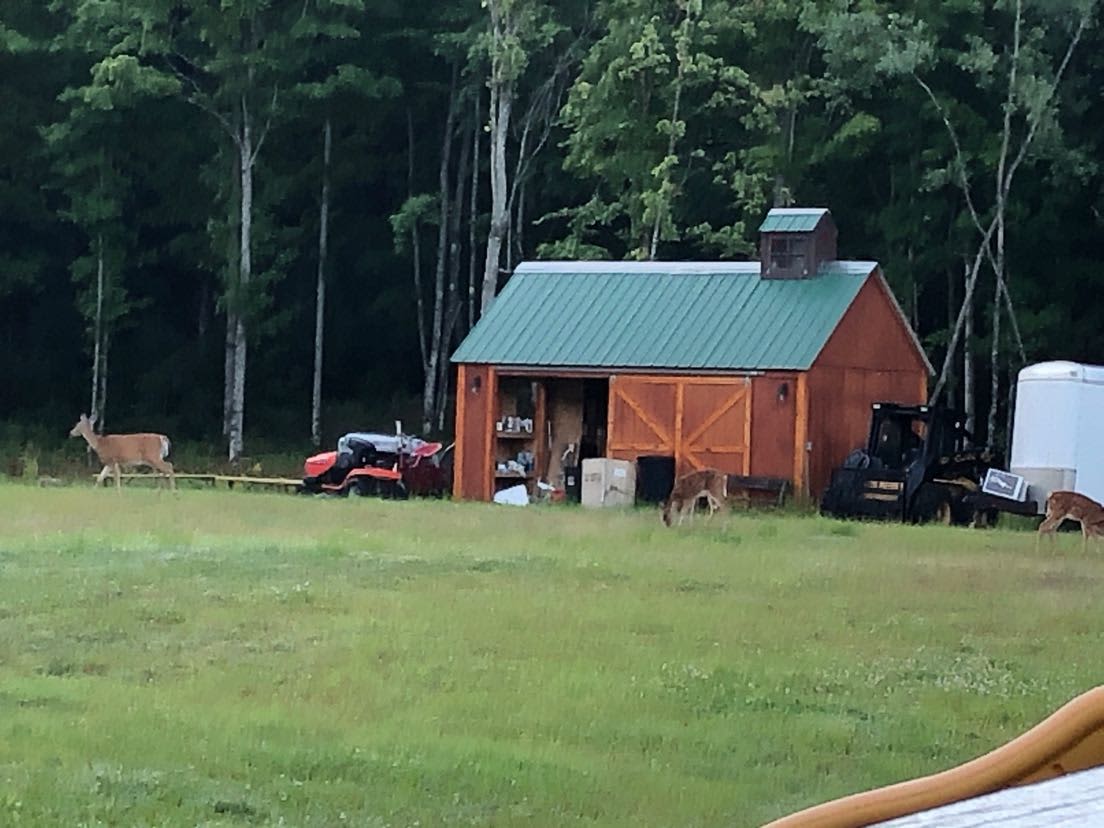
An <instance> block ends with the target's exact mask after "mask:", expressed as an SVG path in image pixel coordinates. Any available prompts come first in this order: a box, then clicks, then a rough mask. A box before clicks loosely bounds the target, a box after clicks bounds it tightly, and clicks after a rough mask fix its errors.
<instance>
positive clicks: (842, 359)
mask: <svg viewBox="0 0 1104 828" xmlns="http://www.w3.org/2000/svg"><path fill="white" fill-rule="evenodd" d="M926 388H927V367H926V366H925V364H924V361H923V359H922V358H921V356H920V354H919V353H917V350H916V347H915V346H914V344H913V341H912V338H911V336H910V335H909V332H908V330H907V328H906V327H905V324H904V322H903V320H902V319H901V317H900V315H899V314H898V313H897V309H896V308H894V307H893V304H892V300H891V299H890V297H889V296H888V295H887V293H886V288H885V287H884V285H883V283H882V282H881V280H879V279H870V280H868V281H867V283H866V285H864V286H863V288H862V290H860V291H859V294H858V296H856V297H855V301H854V302H853V303H852V304H851V307H850V308H849V309H848V310H847V313H845V314H844V316H843V319H842V320H841V321H840V324H839V327H838V328H836V331H835V333H833V334H832V336H831V337H830V338H829V340H828V342H827V344H826V345H825V346H824V350H823V351H821V353H820V355H819V356H818V357H817V360H816V362H815V363H814V364H813V367H812V369H811V370H810V371H809V373H808V399H809V421H808V439H809V440H810V441H811V442H812V444H813V448H812V451H811V453H810V456H809V490H810V492H811V494H813V495H814V496H816V497H819V496H820V494H821V493H822V492H823V491H824V489H825V487H826V486H827V485H828V480H829V478H830V476H831V473H832V469H833V468H835V467H837V466H839V464H840V463H841V462H843V459H844V458H845V457H846V456H847V454H848V453H849V452H850V451H852V450H853V449H855V448H858V447H860V446H864V445H865V444H866V438H867V434H868V433H869V430H870V406H871V404H872V403H875V402H878V401H879V400H884V401H888V402H899V403H904V404H908V405H915V404H919V403H923V402H925V401H926Z"/></svg>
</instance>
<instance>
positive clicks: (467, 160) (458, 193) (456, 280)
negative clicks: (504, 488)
mask: <svg viewBox="0 0 1104 828" xmlns="http://www.w3.org/2000/svg"><path fill="white" fill-rule="evenodd" d="M472 144H473V140H472V133H471V132H470V131H469V130H466V129H465V130H464V139H463V143H462V144H461V146H460V161H459V163H458V164H457V165H456V182H455V184H454V185H453V196H454V199H453V205H452V211H451V212H450V213H449V234H448V235H449V262H448V291H447V293H446V294H445V322H444V330H443V331H442V334H441V350H442V353H441V359H439V360H438V362H437V368H438V372H437V400H436V403H435V409H436V417H437V431H438V432H441V431H444V429H445V414H446V410H447V408H448V392H449V379H450V376H451V374H450V371H449V360H448V358H449V356H450V355H451V354H452V346H453V342H454V334H455V332H456V323H457V322H458V321H459V319H460V314H461V310H462V309H461V298H460V252H461V247H462V245H461V243H460V225H461V222H462V220H463V217H464V196H465V189H464V188H465V184H466V182H467V179H468V169H469V167H470V166H471V156H472Z"/></svg>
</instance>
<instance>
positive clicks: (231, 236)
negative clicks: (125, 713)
mask: <svg viewBox="0 0 1104 828" xmlns="http://www.w3.org/2000/svg"><path fill="white" fill-rule="evenodd" d="M234 140H235V146H237V143H236V142H237V136H236V135H235V136H234ZM231 167H232V168H233V184H232V185H231V198H230V204H229V209H228V210H227V214H228V224H229V228H228V232H227V234H226V246H227V250H226V262H227V266H226V279H227V285H226V295H227V302H226V339H225V341H224V343H223V366H222V367H223V373H222V436H223V437H226V438H227V439H229V438H230V425H231V423H232V422H233V411H234V341H235V340H234V335H235V333H236V331H237V329H238V314H239V312H240V311H239V304H240V302H241V296H240V293H241V291H240V289H239V285H238V280H239V279H240V269H241V262H240V261H239V260H238V250H239V248H240V246H241V179H242V171H241V155H240V153H234V156H233V162H232V163H231Z"/></svg>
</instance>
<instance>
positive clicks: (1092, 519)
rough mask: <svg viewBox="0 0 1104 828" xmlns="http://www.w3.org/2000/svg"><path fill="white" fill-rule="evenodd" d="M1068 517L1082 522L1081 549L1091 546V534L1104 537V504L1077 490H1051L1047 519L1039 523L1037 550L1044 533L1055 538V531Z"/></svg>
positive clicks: (1052, 538)
mask: <svg viewBox="0 0 1104 828" xmlns="http://www.w3.org/2000/svg"><path fill="white" fill-rule="evenodd" d="M1066 518H1069V519H1070V520H1075V521H1077V522H1078V523H1080V524H1081V549H1082V551H1085V550H1086V549H1088V546H1089V536H1090V535H1095V536H1096V537H1104V506H1101V505H1100V504H1099V503H1097V502H1096V501H1095V500H1093V499H1092V498H1091V497H1085V495H1083V494H1077V492H1051V493H1050V497H1048V498H1047V501H1046V519H1045V520H1044V521H1043V522H1042V523H1040V524H1039V533H1038V534H1037V535H1036V536H1035V550H1036V551H1038V549H1039V541H1041V540H1042V537H1043V535H1049V536H1050V539H1051V541H1052V542H1053V540H1054V533H1055V532H1057V531H1058V527H1059V526H1061V525H1062V521H1063V520H1065V519H1066Z"/></svg>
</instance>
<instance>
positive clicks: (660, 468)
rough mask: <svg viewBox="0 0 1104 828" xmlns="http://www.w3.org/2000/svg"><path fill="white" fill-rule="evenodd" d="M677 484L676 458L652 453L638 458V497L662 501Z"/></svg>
mask: <svg viewBox="0 0 1104 828" xmlns="http://www.w3.org/2000/svg"><path fill="white" fill-rule="evenodd" d="M674 485H675V458H674V457H669V456H666V455H658V454H651V455H645V456H643V457H637V458H636V499H637V500H639V501H642V502H644V503H662V502H663V501H664V500H666V499H667V496H668V495H670V494H671V489H672V488H674Z"/></svg>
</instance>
